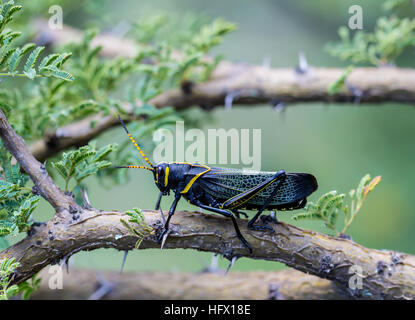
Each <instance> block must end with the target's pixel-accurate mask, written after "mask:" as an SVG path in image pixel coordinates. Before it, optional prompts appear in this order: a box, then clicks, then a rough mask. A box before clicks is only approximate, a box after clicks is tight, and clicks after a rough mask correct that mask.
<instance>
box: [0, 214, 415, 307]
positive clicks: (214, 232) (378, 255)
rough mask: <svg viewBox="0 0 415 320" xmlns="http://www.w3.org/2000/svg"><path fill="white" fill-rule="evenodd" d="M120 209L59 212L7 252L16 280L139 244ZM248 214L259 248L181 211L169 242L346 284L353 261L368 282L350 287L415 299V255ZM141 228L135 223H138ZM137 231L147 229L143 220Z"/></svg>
mask: <svg viewBox="0 0 415 320" xmlns="http://www.w3.org/2000/svg"><path fill="white" fill-rule="evenodd" d="M143 213H144V215H145V222H146V223H147V224H148V225H149V226H151V227H152V228H154V230H155V234H158V233H159V232H160V231H161V227H162V220H161V217H160V213H159V212H155V211H149V210H146V211H143ZM120 219H124V220H125V221H128V217H127V216H125V215H124V214H123V213H120V212H115V211H114V212H101V211H98V210H95V209H91V210H86V209H84V210H82V213H81V214H80V218H79V220H73V219H69V218H68V219H66V220H63V219H62V218H60V217H56V216H55V217H54V218H53V219H52V220H51V221H49V222H47V223H46V224H45V225H43V226H40V227H39V228H38V229H36V232H35V233H34V234H32V235H31V236H29V237H27V238H25V239H24V240H22V241H20V242H19V243H17V244H15V245H13V246H11V247H9V248H8V249H6V250H4V251H3V252H2V253H1V254H0V259H2V258H4V257H8V258H10V257H16V259H17V260H18V261H19V262H20V263H21V266H20V267H19V268H18V269H17V270H16V273H15V277H14V283H19V282H21V281H23V280H26V279H28V278H30V277H31V276H33V275H34V274H35V273H36V272H38V271H40V270H41V269H43V268H44V267H45V266H47V265H48V264H51V263H54V262H57V261H58V260H59V259H67V258H68V257H69V256H71V255H72V254H74V253H76V252H78V251H81V250H92V249H97V248H115V249H118V250H131V249H134V247H135V244H136V241H137V238H136V237H134V236H132V235H131V233H130V231H129V230H128V229H127V228H126V227H125V226H124V224H122V223H121V222H120ZM246 222H247V220H238V224H239V227H240V229H241V232H242V233H243V234H244V235H245V237H246V239H247V241H248V242H249V243H250V245H251V246H252V248H253V253H252V254H249V253H248V251H247V250H246V248H245V247H244V246H243V245H242V244H241V242H240V240H239V239H238V238H237V237H236V236H235V232H234V230H233V228H232V227H231V222H230V221H229V220H228V219H226V218H223V217H218V216H214V215H208V214H201V213H196V212H177V213H176V214H175V215H174V217H173V219H172V221H171V226H170V228H171V230H172V233H171V234H170V235H169V237H168V239H167V241H166V243H165V245H164V248H166V249H176V248H188V249H196V250H200V251H208V252H216V253H219V254H222V255H224V256H225V257H227V258H229V259H232V257H238V258H239V257H249V258H252V259H262V260H268V261H279V262H282V263H284V264H286V265H287V266H290V267H293V268H295V269H297V270H300V271H303V272H308V273H311V274H314V275H316V276H319V277H321V278H326V279H329V280H333V281H334V282H335V283H337V284H338V285H339V286H341V287H342V288H344V290H347V288H348V287H349V280H350V278H351V276H352V275H353V274H350V273H349V272H350V267H352V266H354V268H356V269H355V272H356V270H357V271H359V274H361V276H362V286H363V287H362V289H361V290H350V294H352V295H353V296H357V297H362V298H371V299H403V298H406V299H413V298H415V256H412V255H407V254H401V253H396V252H393V251H388V250H374V249H368V248H365V247H362V246H360V245H359V244H357V243H355V242H353V241H350V240H346V239H340V238H334V237H331V236H327V235H324V234H320V233H317V232H313V231H308V230H302V229H300V228H297V227H294V226H291V225H288V224H285V223H279V224H277V225H275V226H274V230H275V233H273V234H271V233H270V232H258V231H252V230H249V229H248V228H247V223H246ZM134 227H135V225H134ZM137 230H139V231H141V232H142V233H144V234H145V232H144V231H143V229H142V228H141V227H139V226H137ZM159 247H160V245H159V243H158V242H157V240H156V235H148V234H147V235H145V237H144V240H143V242H142V243H141V245H140V249H147V248H159Z"/></svg>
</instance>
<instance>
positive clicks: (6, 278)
mask: <svg viewBox="0 0 415 320" xmlns="http://www.w3.org/2000/svg"><path fill="white" fill-rule="evenodd" d="M19 265H20V263H19V262H16V258H11V259H8V258H4V259H3V260H0V300H8V299H9V298H10V297H12V296H15V295H17V294H21V296H22V298H23V299H24V300H27V299H29V297H30V295H31V294H32V293H33V292H34V291H35V290H37V289H38V288H39V286H40V281H41V279H40V278H39V277H37V275H34V276H33V277H32V278H31V279H30V280H28V281H24V282H22V283H20V284H15V285H10V283H11V276H12V274H13V272H14V271H15V270H16V268H18V267H19Z"/></svg>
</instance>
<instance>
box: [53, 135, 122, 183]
mask: <svg viewBox="0 0 415 320" xmlns="http://www.w3.org/2000/svg"><path fill="white" fill-rule="evenodd" d="M116 149H117V145H116V144H110V145H107V146H105V147H102V148H101V149H99V150H97V149H96V144H95V142H94V141H92V142H91V143H89V144H88V145H86V146H83V147H81V148H79V149H77V150H72V151H69V152H65V153H63V155H62V159H61V160H59V161H55V162H52V166H53V167H54V168H55V169H56V170H57V172H58V173H59V174H60V175H61V176H62V178H63V179H64V180H65V191H68V190H69V189H68V188H69V182H70V181H71V179H74V180H75V183H76V184H75V187H76V186H78V185H79V184H80V183H81V182H82V180H84V179H85V178H86V177H89V176H91V175H93V174H96V173H97V172H98V170H101V169H103V168H107V167H109V166H110V165H111V162H110V161H108V160H106V158H107V156H108V155H109V154H110V153H111V152H113V151H115V150H116ZM75 187H74V188H75Z"/></svg>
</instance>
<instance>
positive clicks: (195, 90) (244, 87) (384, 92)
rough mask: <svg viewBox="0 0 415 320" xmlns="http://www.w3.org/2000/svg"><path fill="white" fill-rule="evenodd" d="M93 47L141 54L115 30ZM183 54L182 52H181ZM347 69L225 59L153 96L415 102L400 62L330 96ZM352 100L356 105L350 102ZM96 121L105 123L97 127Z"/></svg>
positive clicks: (79, 132) (43, 32)
mask: <svg viewBox="0 0 415 320" xmlns="http://www.w3.org/2000/svg"><path fill="white" fill-rule="evenodd" d="M34 30H36V31H37V34H38V36H37V41H38V42H40V43H41V44H58V45H59V44H65V43H68V42H72V41H75V42H77V41H80V39H81V38H82V34H81V32H80V31H78V30H76V29H73V28H71V27H69V26H65V27H64V28H63V29H62V30H52V29H50V28H48V27H47V22H45V21H43V20H40V21H36V23H35V24H34ZM92 45H93V46H97V45H100V46H102V51H101V54H102V55H103V56H105V57H116V56H125V57H133V56H134V55H135V54H136V53H137V46H136V44H135V42H134V41H131V40H129V39H122V38H118V37H116V36H113V35H111V34H102V35H99V36H97V37H96V38H95V39H94V41H93V43H92ZM176 54H177V55H179V53H176ZM343 73H344V69H335V68H314V67H308V68H307V69H306V70H301V72H298V70H297V69H294V68H292V69H290V68H285V69H284V68H281V69H272V68H267V67H262V66H253V65H247V64H240V63H239V64H238V63H232V62H226V61H224V62H221V63H220V64H219V65H218V66H217V68H216V69H215V70H214V72H213V73H212V75H211V78H210V80H209V81H207V82H204V83H192V84H190V85H187V86H186V90H183V89H176V90H171V91H167V92H164V93H162V94H161V95H159V96H157V97H155V98H154V99H153V100H151V101H150V103H151V104H153V105H155V106H156V107H158V108H163V107H166V106H173V107H175V108H176V109H177V110H182V109H186V108H190V107H192V106H197V105H198V106H201V107H202V108H203V109H205V110H211V109H212V108H214V107H216V106H223V105H226V106H227V107H230V106H232V104H233V103H235V104H238V105H253V104H263V103H269V104H271V105H272V106H273V107H277V106H281V105H285V104H286V103H296V102H313V101H323V102H329V103H330V102H349V103H380V102H387V101H395V102H404V103H414V102H415V70H414V69H404V68H395V67H382V68H356V69H354V70H353V71H352V72H351V74H350V75H349V76H348V77H347V80H346V90H345V91H344V92H341V93H338V94H334V95H330V94H329V92H328V87H329V85H331V84H333V83H334V82H335V81H336V80H338V79H339V78H340V77H341V75H342V74H343ZM349 105H350V104H349ZM91 120H97V121H99V124H98V125H97V126H96V127H94V128H93V129H91V127H90V123H91ZM117 124H118V123H117V121H116V119H115V117H111V116H105V117H101V116H100V115H96V116H93V117H92V118H86V119H83V120H82V121H80V122H75V123H73V124H70V125H68V126H66V127H63V128H60V129H58V130H57V131H56V132H55V133H50V134H48V136H47V137H45V139H44V141H42V140H40V141H37V142H35V143H34V144H33V145H32V147H31V151H32V152H33V154H34V155H35V157H36V158H37V159H39V160H40V161H43V160H45V159H47V158H48V157H50V156H53V155H55V154H56V153H57V152H59V151H61V150H64V149H66V148H69V147H72V146H80V145H83V144H85V143H87V142H88V141H89V140H90V139H92V138H94V137H96V136H97V135H99V134H100V133H102V132H103V131H105V130H107V129H109V128H111V127H113V126H115V125H117Z"/></svg>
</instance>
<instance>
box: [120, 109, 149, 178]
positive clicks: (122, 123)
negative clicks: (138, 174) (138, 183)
mask: <svg viewBox="0 0 415 320" xmlns="http://www.w3.org/2000/svg"><path fill="white" fill-rule="evenodd" d="M118 120H120V123H121V125H122V127H123V128H124V130H125V132H126V133H127V135H128V137H129V138H130V140H131V142H132V143H133V144H134V146H135V148H136V149H137V150H138V152H140V154H141V156H142V157H143V158H144V160H145V161H146V162H147V163H148V165H149V166H150V167H151V168H152V169H150V168H148V170H151V171H153V170H154V166H153V164H152V163H151V162H150V160H149V159H148V157H147V156H146V155H145V153H144V152H143V150H141V148H140V147H139V146H138V144H137V142H136V141H135V140H134V138H133V137H132V135H131V134H130V132H129V131H128V129H127V127H126V126H125V124H124V121H122V119H121V116H120V115H118ZM125 167H127V168H130V166H125ZM125 167H121V168H125ZM136 167H137V166H135V169H142V168H141V166H140V168H136Z"/></svg>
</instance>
